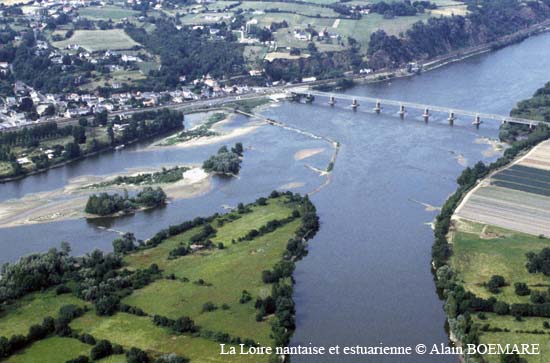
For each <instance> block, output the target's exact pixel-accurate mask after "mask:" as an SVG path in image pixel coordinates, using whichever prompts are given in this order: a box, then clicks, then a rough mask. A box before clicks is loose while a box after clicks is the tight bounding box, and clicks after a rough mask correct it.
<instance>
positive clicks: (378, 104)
mask: <svg viewBox="0 0 550 363" xmlns="http://www.w3.org/2000/svg"><path fill="white" fill-rule="evenodd" d="M290 92H291V93H292V94H293V96H294V97H298V98H303V99H305V100H306V102H309V103H312V102H314V100H315V97H320V98H324V99H326V102H327V103H328V104H329V105H331V106H334V105H335V104H336V103H339V102H344V103H348V104H349V107H350V108H351V109H352V110H354V111H356V110H357V109H358V108H359V107H360V106H366V105H369V104H370V105H372V106H373V108H372V110H373V111H374V112H376V113H380V112H381V111H382V109H383V108H384V106H392V107H397V108H398V110H399V111H398V114H399V116H400V117H401V118H404V117H405V116H406V114H407V112H408V110H419V111H421V112H422V117H423V118H424V121H426V122H428V120H429V119H430V116H432V113H433V112H440V113H444V114H447V115H448V118H447V120H448V121H449V124H450V125H451V126H452V125H453V124H454V122H455V121H456V120H457V119H458V118H459V116H461V117H466V118H468V119H470V120H472V124H473V125H475V126H476V127H479V125H480V124H481V123H482V122H485V121H497V122H500V123H515V124H522V125H528V126H529V127H531V128H533V127H535V126H536V125H538V124H539V122H540V121H537V120H530V119H525V118H519V117H511V116H503V115H497V114H491V113H482V112H475V111H468V110H461V109H458V108H453V107H444V106H435V105H428V104H422V103H415V102H406V101H397V100H390V99H384V98H374V97H367V96H354V95H348V94H342V93H330V92H322V91H315V90H307V89H306V90H304V89H294V90H290ZM367 107H368V106H367Z"/></svg>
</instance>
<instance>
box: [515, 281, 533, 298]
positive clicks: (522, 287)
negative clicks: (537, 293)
mask: <svg viewBox="0 0 550 363" xmlns="http://www.w3.org/2000/svg"><path fill="white" fill-rule="evenodd" d="M514 290H515V292H516V295H518V296H526V295H529V294H530V293H531V289H529V287H528V286H527V284H526V283H525V282H516V283H515V284H514Z"/></svg>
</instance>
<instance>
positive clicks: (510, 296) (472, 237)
mask: <svg viewBox="0 0 550 363" xmlns="http://www.w3.org/2000/svg"><path fill="white" fill-rule="evenodd" d="M457 229H458V231H455V232H452V239H451V240H452V249H453V254H452V257H451V259H450V265H451V267H452V269H453V271H455V273H456V274H457V280H458V281H459V282H460V283H461V284H462V285H463V286H464V287H465V288H466V289H467V290H470V291H472V292H473V293H474V294H476V295H477V296H479V297H481V298H484V299H487V298H490V297H495V298H496V299H497V300H499V301H504V302H506V303H508V304H513V303H529V296H518V295H517V294H516V293H515V291H514V283H516V282H525V283H527V284H528V285H529V288H530V289H531V290H532V291H533V290H540V291H546V290H547V289H548V287H549V286H550V277H547V276H544V275H543V274H531V273H529V272H528V271H527V268H526V267H525V263H526V262H527V258H526V257H525V254H526V253H527V252H530V251H534V252H538V251H540V250H541V249H542V248H544V247H550V240H548V239H540V238H538V237H536V236H531V235H527V234H523V233H517V232H513V231H510V230H505V229H502V228H498V227H494V226H487V225H482V224H479V223H473V222H465V221H460V222H459V223H458V225H457ZM493 275H501V276H503V277H504V278H505V280H506V283H507V286H505V287H503V288H501V292H500V293H498V294H492V293H490V292H489V291H488V290H487V288H485V286H483V284H484V283H486V282H487V281H488V280H489V279H490V278H491V276H493ZM485 315H486V319H485V320H481V319H479V318H478V317H477V315H475V316H474V322H475V324H477V325H479V327H481V326H483V325H486V324H488V325H489V327H490V328H491V329H494V328H499V329H502V330H505V329H506V330H509V331H505V332H494V331H480V341H481V343H486V344H489V343H498V344H522V343H523V344H537V343H538V344H540V349H541V352H542V353H541V355H540V356H524V357H523V358H525V359H526V360H527V362H528V363H537V362H548V361H549V360H548V357H549V356H550V336H548V334H550V330H548V329H544V328H543V322H544V321H549V320H550V319H547V318H541V317H526V318H523V319H522V321H517V320H516V318H515V317H513V316H511V315H503V316H500V315H496V314H493V313H485ZM533 330H538V331H545V332H546V334H542V335H541V334H532V333H525V331H533ZM520 331H523V332H520ZM484 358H485V360H486V362H488V363H498V362H500V361H499V356H498V355H496V356H491V355H485V356H484ZM541 358H542V359H543V360H540V359H541Z"/></svg>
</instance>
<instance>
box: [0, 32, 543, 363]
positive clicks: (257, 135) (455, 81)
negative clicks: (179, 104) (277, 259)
mask: <svg viewBox="0 0 550 363" xmlns="http://www.w3.org/2000/svg"><path fill="white" fill-rule="evenodd" d="M548 52H550V34H544V35H539V36H537V37H533V38H530V39H527V40H525V41H523V42H522V43H519V44H515V45H512V46H509V47H507V48H504V49H501V50H498V51H496V52H492V53H489V54H485V55H482V56H478V57H475V58H471V59H468V60H466V61H463V62H461V63H455V64H452V65H449V66H446V67H443V68H440V69H438V70H435V71H432V72H429V73H426V74H422V75H420V76H416V77H412V78H403V79H398V80H392V81H391V82H384V83H379V84H374V85H372V84H371V85H361V86H356V87H354V88H352V89H350V90H347V91H346V92H347V93H349V94H355V95H368V96H374V97H381V98H391V99H398V100H407V101H416V102H422V103H428V104H434V105H441V106H451V107H456V108H461V109H467V110H473V111H479V112H485V113H500V114H508V112H509V111H510V109H511V108H512V107H513V106H514V105H515V103H516V102H517V101H518V100H521V99H524V98H527V97H529V96H530V95H531V94H532V93H533V92H534V91H535V90H536V89H537V88H539V87H540V86H542V84H543V83H544V82H546V81H547V80H548V74H550V57H548ZM371 107H372V105H368V106H367V105H363V106H360V109H359V111H357V112H352V111H351V110H350V109H349V107H348V105H345V104H344V102H340V103H338V104H337V105H336V106H335V107H333V108H331V107H330V106H328V105H326V103H325V102H324V101H323V100H316V102H315V103H314V104H312V105H308V104H295V103H282V104H277V105H276V107H270V108H267V109H264V110H262V114H263V115H265V116H267V117H270V118H273V119H276V120H280V121H283V122H285V123H287V124H289V125H293V126H296V127H299V128H301V129H305V130H310V131H312V132H314V133H316V134H318V135H323V136H328V137H330V138H331V139H334V140H336V141H339V142H340V143H341V150H340V154H339V156H338V160H337V163H336V166H335V168H334V172H333V175H332V179H331V182H330V184H328V185H327V186H326V187H324V188H323V189H321V190H320V191H319V192H318V193H315V194H314V195H313V196H312V200H313V201H314V203H315V204H316V206H317V208H318V212H319V215H320V217H321V223H322V226H321V230H320V232H319V233H318V234H317V236H316V237H315V238H314V239H313V240H312V241H311V242H310V246H309V250H310V253H309V255H308V256H307V257H306V258H305V259H304V260H302V261H301V262H300V263H299V264H298V266H297V270H296V273H295V278H296V290H295V300H296V303H297V317H296V318H297V330H296V334H295V336H294V338H293V341H292V344H296V345H297V344H301V345H307V344H309V343H311V344H313V345H323V346H331V345H336V344H339V345H340V346H349V345H371V346H372V345H379V344H383V345H386V346H387V345H397V346H414V345H416V344H419V343H422V344H426V345H428V346H431V345H432V344H440V343H445V344H446V343H447V341H448V337H447V334H446V332H445V329H444V322H445V315H444V312H443V309H442V302H441V301H440V300H439V299H438V297H437V296H436V293H435V290H434V283H433V278H432V275H431V272H430V250H431V245H432V241H433V236H432V231H431V229H430V226H429V223H430V222H431V221H432V220H433V218H434V217H435V215H436V213H437V210H434V208H431V207H430V206H436V207H437V206H440V205H441V204H442V203H443V202H444V201H445V199H446V198H447V196H448V195H449V194H451V193H452V192H453V191H454V190H455V188H456V183H455V180H456V178H457V177H458V175H459V174H460V172H461V171H462V169H463V168H464V166H465V165H473V164H474V163H475V162H477V161H478V160H484V161H487V162H489V161H492V160H494V159H496V158H497V157H498V153H495V152H491V146H490V145H488V144H487V143H484V142H483V141H482V140H483V139H484V138H493V139H494V138H496V137H497V136H498V125H497V124H496V123H491V122H490V121H489V122H487V123H484V124H483V125H482V126H481V128H480V129H479V130H476V129H475V128H474V127H473V126H472V125H471V122H472V120H466V119H462V120H461V119H459V120H458V121H456V122H455V125H454V127H449V126H448V123H447V121H446V115H434V117H433V118H432V119H430V122H429V123H428V124H425V123H424V122H423V121H422V119H421V116H420V114H416V113H411V114H409V115H407V117H406V118H405V119H404V120H400V119H399V117H397V109H384V111H383V112H382V114H381V115H375V114H374V113H373V112H371V111H370V108H371ZM193 117H198V116H193ZM193 117H188V118H187V119H188V120H187V121H186V122H187V123H190V122H191V123H192V122H193V121H194V118H193ZM248 122H249V120H247V119H246V118H245V117H242V116H237V117H235V118H234V119H233V121H232V122H231V124H230V125H228V127H229V128H232V127H240V126H243V125H245V124H247V123H248ZM236 141H242V142H243V144H244V145H245V147H246V148H247V151H246V152H245V157H244V162H243V167H242V170H241V174H240V177H239V178H232V179H222V178H214V180H213V185H212V188H211V190H210V191H209V192H207V193H205V194H202V195H200V196H197V197H194V198H191V199H181V200H176V201H174V202H172V203H170V204H169V205H168V206H166V207H165V208H162V209H159V210H154V211H150V212H146V213H138V214H136V215H135V216H131V217H124V218H118V219H114V220H113V219H105V220H100V221H94V222H93V223H91V222H86V221H84V220H72V221H63V222H56V223H47V224H36V225H26V226H21V227H14V228H5V229H3V230H2V231H1V232H2V233H1V236H0V248H1V250H2V253H1V254H0V263H1V262H8V261H15V260H16V259H17V258H19V257H20V256H22V255H25V254H28V253H31V252H36V251H44V250H46V249H48V248H49V247H51V246H56V245H58V244H59V241H62V240H66V241H69V242H70V243H71V245H72V247H73V251H74V253H76V254H81V253H85V252H88V251H90V250H91V249H93V248H101V249H109V248H110V242H111V240H112V239H113V238H115V237H116V236H117V232H121V231H122V232H124V231H133V232H135V233H136V235H137V236H138V237H139V238H147V237H148V236H151V235H152V234H153V233H154V232H156V231H157V230H159V229H161V228H163V227H165V226H167V225H169V224H171V223H176V222H180V221H183V220H187V219H190V218H192V217H194V216H197V215H209V214H211V213H213V212H223V210H224V209H223V206H224V205H235V204H236V203H238V202H240V201H243V202H250V201H253V200H254V199H256V198H257V197H259V196H262V195H266V194H268V193H269V192H270V191H271V190H273V189H276V188H285V187H288V186H293V187H295V188H294V189H292V190H293V191H296V192H302V193H303V192H309V191H312V190H314V189H315V188H317V187H318V186H319V185H322V184H323V183H324V182H325V177H323V176H320V175H319V174H318V173H317V172H315V171H314V170H312V169H311V168H310V167H309V166H312V167H315V168H319V169H324V168H326V166H327V163H328V160H329V158H330V155H331V151H332V150H331V149H330V147H329V146H328V144H326V143H325V142H324V141H322V140H314V139H311V138H309V137H307V136H306V135H301V134H298V133H294V132H292V131H289V130H282V129H280V128H278V127H274V126H262V127H259V128H257V129H256V130H255V131H254V132H252V133H250V134H247V135H245V136H242V137H239V138H238V139H235V140H232V141H231V142H225V144H229V143H233V142H236ZM219 146H220V143H218V144H213V145H208V146H204V147H196V148H166V149H151V148H148V145H147V143H142V144H139V145H134V146H132V147H129V148H126V149H124V150H122V151H120V152H113V153H105V154H101V155H98V156H95V157H92V158H89V159H86V160H83V161H80V162H78V163H73V164H70V165H67V166H64V167H61V168H57V169H53V170H50V171H49V172H47V173H43V174H40V175H35V176H31V177H28V178H26V179H23V180H21V181H18V182H13V183H8V184H3V185H0V200H7V199H13V198H20V197H22V196H24V195H27V194H29V193H37V192H42V191H49V190H54V189H57V188H60V187H63V186H64V185H65V184H66V183H67V181H68V180H69V179H71V178H75V177H78V176H82V175H101V174H112V173H116V172H121V171H124V170H125V168H130V167H143V166H147V167H150V166H159V165H166V164H178V163H179V164H180V165H181V164H184V163H199V162H201V161H202V160H204V159H205V158H206V157H207V156H208V155H210V154H212V153H213V152H215V150H216V149H217V148H219ZM319 148H323V149H324V151H323V152H321V153H319V154H317V155H315V156H312V157H309V158H306V159H302V160H299V158H296V157H295V155H296V153H297V152H298V151H301V150H304V149H319ZM293 361H294V362H323V361H327V362H329V361H330V362H348V361H349V362H366V361H370V362H396V363H397V362H400V363H401V362H414V363H416V362H419V363H420V362H443V363H445V362H456V361H457V358H456V357H455V356H417V355H414V354H413V355H410V356H376V357H370V358H369V359H365V358H364V357H363V358H361V357H352V356H348V357H345V356H338V357H335V356H332V357H331V356H324V357H313V358H312V357H309V358H308V357H294V358H293Z"/></svg>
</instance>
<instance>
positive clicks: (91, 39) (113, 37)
mask: <svg viewBox="0 0 550 363" xmlns="http://www.w3.org/2000/svg"><path fill="white" fill-rule="evenodd" d="M69 44H78V45H79V46H81V47H82V48H84V49H86V50H88V51H90V52H97V51H101V50H109V49H110V50H120V49H130V48H132V47H134V46H136V45H139V43H136V42H135V41H134V40H133V39H132V38H130V37H129V36H128V35H127V34H126V33H125V32H124V30H122V29H109V30H76V31H75V32H74V35H73V36H72V37H70V38H69V39H65V40H62V41H59V42H54V43H53V45H54V46H55V47H57V48H59V49H64V48H66V47H67V46H68V45H69Z"/></svg>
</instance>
